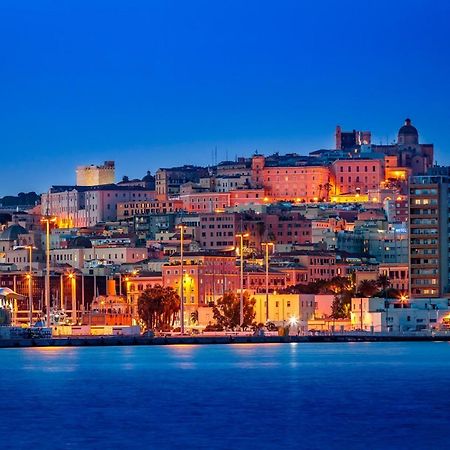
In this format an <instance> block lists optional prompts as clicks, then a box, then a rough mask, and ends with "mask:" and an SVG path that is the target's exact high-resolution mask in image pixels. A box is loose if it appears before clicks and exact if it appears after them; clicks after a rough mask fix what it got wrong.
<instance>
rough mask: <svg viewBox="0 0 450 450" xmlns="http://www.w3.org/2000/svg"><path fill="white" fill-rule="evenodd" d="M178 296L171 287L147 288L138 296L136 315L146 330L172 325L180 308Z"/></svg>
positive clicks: (166, 327)
mask: <svg viewBox="0 0 450 450" xmlns="http://www.w3.org/2000/svg"><path fill="white" fill-rule="evenodd" d="M180 305H181V302H180V297H179V295H178V294H177V293H176V292H175V291H174V290H173V289H172V288H171V287H162V286H160V285H156V286H153V287H151V288H147V289H146V290H145V291H143V292H142V294H141V295H140V297H139V298H138V315H139V318H140V320H141V322H142V323H143V324H144V326H145V328H146V329H147V330H162V329H168V328H170V327H172V326H173V324H174V322H175V318H176V316H177V313H178V311H179V310H180Z"/></svg>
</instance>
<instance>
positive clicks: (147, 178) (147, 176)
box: [142, 170, 155, 182]
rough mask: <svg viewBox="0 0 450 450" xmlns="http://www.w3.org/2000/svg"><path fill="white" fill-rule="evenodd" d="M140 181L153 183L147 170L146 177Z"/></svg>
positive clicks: (152, 177)
mask: <svg viewBox="0 0 450 450" xmlns="http://www.w3.org/2000/svg"><path fill="white" fill-rule="evenodd" d="M142 181H147V182H152V181H155V177H154V176H153V175H152V174H151V173H150V171H149V170H147V175H145V177H143V178H142Z"/></svg>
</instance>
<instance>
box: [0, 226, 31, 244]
mask: <svg viewBox="0 0 450 450" xmlns="http://www.w3.org/2000/svg"><path fill="white" fill-rule="evenodd" d="M20 234H28V231H27V230H26V229H25V228H24V227H21V226H20V225H11V226H10V227H8V228H7V229H6V230H5V231H3V233H2V234H0V241H16V240H17V238H18V237H19V235H20Z"/></svg>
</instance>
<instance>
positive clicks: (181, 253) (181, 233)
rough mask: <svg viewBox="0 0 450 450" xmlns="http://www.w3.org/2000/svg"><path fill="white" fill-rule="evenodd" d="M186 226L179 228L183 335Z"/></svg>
mask: <svg viewBox="0 0 450 450" xmlns="http://www.w3.org/2000/svg"><path fill="white" fill-rule="evenodd" d="M185 227H186V225H184V224H182V223H181V224H180V225H178V228H179V229H180V261H181V262H180V270H181V278H180V279H181V288H180V294H181V295H180V300H181V305H180V331H181V334H184V278H183V269H184V261H183V259H184V248H183V247H184V229H185Z"/></svg>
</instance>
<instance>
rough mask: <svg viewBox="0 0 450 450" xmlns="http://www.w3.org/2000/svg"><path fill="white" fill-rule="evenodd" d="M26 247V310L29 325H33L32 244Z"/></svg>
mask: <svg viewBox="0 0 450 450" xmlns="http://www.w3.org/2000/svg"><path fill="white" fill-rule="evenodd" d="M25 248H26V249H28V250H29V252H30V253H29V256H28V262H29V266H30V268H29V272H28V276H27V278H28V307H29V312H28V319H29V321H30V327H31V326H32V325H33V284H32V283H33V278H32V275H31V274H32V271H33V266H32V262H33V246H32V245H27V246H26V247H25Z"/></svg>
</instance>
